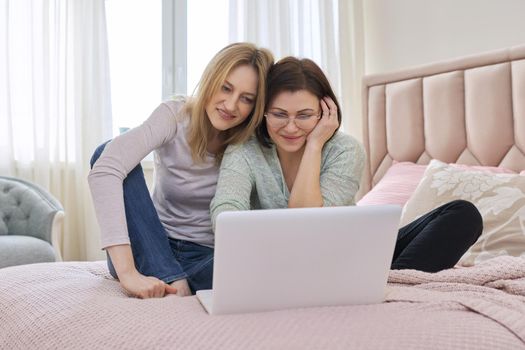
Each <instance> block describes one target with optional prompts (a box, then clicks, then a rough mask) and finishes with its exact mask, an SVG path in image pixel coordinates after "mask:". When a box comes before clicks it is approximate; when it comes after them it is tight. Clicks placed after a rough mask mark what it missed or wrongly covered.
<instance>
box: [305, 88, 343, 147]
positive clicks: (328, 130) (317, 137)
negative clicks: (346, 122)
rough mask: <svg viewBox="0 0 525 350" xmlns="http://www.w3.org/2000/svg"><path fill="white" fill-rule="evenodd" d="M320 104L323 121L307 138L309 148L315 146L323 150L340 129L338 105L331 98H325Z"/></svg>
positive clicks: (320, 120)
mask: <svg viewBox="0 0 525 350" xmlns="http://www.w3.org/2000/svg"><path fill="white" fill-rule="evenodd" d="M320 103H321V109H322V114H321V119H319V122H318V123H317V125H316V126H315V128H313V130H312V131H311V132H310V134H309V135H308V136H307V137H306V146H307V147H308V145H313V146H316V147H319V148H322V147H323V146H324V144H325V143H326V141H328V140H329V139H330V137H332V135H333V134H334V132H335V131H336V130H337V128H338V127H339V120H338V119H337V105H336V104H335V103H334V101H333V100H332V99H331V98H330V97H328V96H325V97H323V99H322V100H321V101H320Z"/></svg>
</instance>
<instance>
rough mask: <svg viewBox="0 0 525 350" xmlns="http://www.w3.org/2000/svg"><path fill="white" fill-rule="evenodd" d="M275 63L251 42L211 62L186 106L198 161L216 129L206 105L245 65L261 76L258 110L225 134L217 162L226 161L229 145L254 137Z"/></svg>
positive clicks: (190, 139)
mask: <svg viewBox="0 0 525 350" xmlns="http://www.w3.org/2000/svg"><path fill="white" fill-rule="evenodd" d="M272 64H273V55H272V53H271V52H270V51H269V50H267V49H263V48H257V47H256V46H255V45H254V44H251V43H234V44H230V45H228V46H226V47H225V48H223V49H222V50H221V51H219V52H218V53H217V54H216V55H215V56H214V57H213V58H212V60H211V61H210V62H209V63H208V65H207V66H206V69H205V70H204V73H203V74H202V77H201V79H200V81H199V84H198V88H197V92H196V93H195V94H194V96H193V97H194V98H193V99H191V101H190V102H189V103H188V104H187V107H186V111H187V113H188V114H190V115H191V120H190V127H189V131H188V144H189V146H190V149H191V155H192V158H193V160H194V161H195V162H203V161H204V159H205V157H206V153H207V146H208V136H209V135H210V132H211V131H212V128H213V126H212V124H211V122H210V120H209V118H208V115H207V113H206V105H207V104H208V103H209V101H210V99H211V98H212V97H213V95H214V94H215V93H216V92H217V91H219V89H220V88H221V86H222V84H223V83H224V81H225V80H226V78H227V76H228V75H229V74H230V73H231V71H232V70H234V69H235V68H237V67H239V66H242V65H248V66H250V67H253V68H254V69H255V71H256V73H257V77H258V83H257V96H256V97H255V101H254V108H253V110H252V111H251V113H250V114H249V116H248V118H246V120H244V121H243V122H242V123H241V124H239V125H237V126H235V127H233V128H231V129H228V130H225V131H224V133H225V138H224V143H223V147H222V148H221V150H220V151H219V152H217V154H216V159H217V162H220V160H221V159H222V155H223V154H224V150H225V149H226V146H227V145H228V144H230V143H240V142H244V141H246V140H247V139H248V137H249V136H250V135H252V134H253V132H254V131H255V128H256V127H257V125H259V124H260V122H261V120H262V118H263V113H264V101H265V92H266V86H265V85H266V75H267V74H268V70H269V69H270V67H271V66H272Z"/></svg>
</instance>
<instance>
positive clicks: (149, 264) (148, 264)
mask: <svg viewBox="0 0 525 350" xmlns="http://www.w3.org/2000/svg"><path fill="white" fill-rule="evenodd" d="M106 144H107V143H104V144H102V145H100V146H99V147H98V148H97V149H96V150H95V152H94V154H93V156H92V158H91V167H93V164H95V162H96V160H97V159H98V158H99V157H100V155H101V154H102V151H103V150H104V148H105V146H106ZM123 189H124V207H125V211H126V222H127V225H128V234H129V239H130V242H131V251H132V253H133V258H134V260H135V267H136V268H137V270H138V271H139V272H140V273H141V274H143V275H145V276H154V277H157V278H158V279H160V280H162V281H164V282H166V283H171V282H173V281H176V280H179V279H183V278H186V279H187V281H188V284H189V286H190V289H191V291H192V292H193V293H195V291H197V290H200V289H211V287H212V274H213V249H212V248H208V247H205V246H202V245H199V244H196V243H192V242H188V241H182V240H176V239H171V238H169V237H168V235H167V233H166V230H165V229H164V227H163V226H162V224H161V222H160V219H159V217H158V214H157V211H156V209H155V206H154V205H153V201H152V200H151V196H150V194H149V191H148V188H147V185H146V181H145V179H144V173H143V171H142V167H141V165H140V164H139V165H137V166H136V167H135V168H134V169H133V170H132V171H131V172H130V173H129V174H128V176H127V177H126V178H125V179H124V183H123ZM108 268H109V271H110V273H111V275H112V276H113V277H115V278H118V277H117V274H116V272H115V269H114V267H113V264H112V262H111V258H110V257H109V254H108Z"/></svg>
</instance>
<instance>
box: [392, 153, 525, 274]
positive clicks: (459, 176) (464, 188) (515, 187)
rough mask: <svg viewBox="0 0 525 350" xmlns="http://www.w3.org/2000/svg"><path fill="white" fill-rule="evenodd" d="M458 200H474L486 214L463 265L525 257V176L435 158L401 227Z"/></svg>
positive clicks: (481, 211) (404, 216)
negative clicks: (459, 165) (464, 166)
mask: <svg viewBox="0 0 525 350" xmlns="http://www.w3.org/2000/svg"><path fill="white" fill-rule="evenodd" d="M455 199H464V200H468V201H470V202H472V203H473V204H474V205H475V206H476V207H477V208H478V210H479V211H480V213H481V215H482V217H483V233H482V234H481V236H480V238H479V239H478V241H477V242H476V243H475V244H474V245H473V246H472V247H471V248H470V249H469V250H468V251H467V252H466V253H465V255H463V257H462V258H461V259H460V261H459V264H460V265H464V266H470V265H474V264H476V263H479V262H481V261H484V260H487V259H490V258H492V257H496V256H499V255H512V256H525V176H523V175H518V174H516V175H514V174H490V173H487V172H482V171H469V170H462V169H458V168H456V167H453V166H450V165H448V164H445V163H443V162H440V161H438V160H432V161H431V162H430V164H429V165H428V167H427V169H426V170H425V174H424V176H423V179H422V180H421V182H420V183H419V185H418V186H417V188H416V190H415V192H414V193H413V194H412V196H411V197H410V199H409V200H408V202H407V203H406V204H405V207H404V208H403V214H402V217H401V226H404V225H406V224H408V223H410V222H411V221H413V220H415V219H416V218H418V217H420V216H421V215H423V214H425V213H427V212H429V211H430V210H432V209H434V208H437V207H439V206H440V205H442V204H445V203H447V202H450V201H452V200H455Z"/></svg>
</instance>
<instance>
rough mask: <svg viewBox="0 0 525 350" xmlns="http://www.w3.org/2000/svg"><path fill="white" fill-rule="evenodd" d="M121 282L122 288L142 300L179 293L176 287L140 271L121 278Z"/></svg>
mask: <svg viewBox="0 0 525 350" xmlns="http://www.w3.org/2000/svg"><path fill="white" fill-rule="evenodd" d="M119 280H120V284H121V285H122V287H123V288H124V289H125V290H126V291H127V292H128V293H129V294H130V295H131V296H134V297H136V298H140V299H146V298H162V297H163V296H165V295H168V294H178V293H179V291H178V290H177V288H175V287H174V286H172V285H169V284H166V283H164V282H163V281H161V280H159V279H158V278H156V277H152V276H144V275H142V274H141V273H140V272H138V271H135V272H132V273H129V274H125V275H123V276H119ZM183 281H186V280H183ZM177 282H179V281H177Z"/></svg>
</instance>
